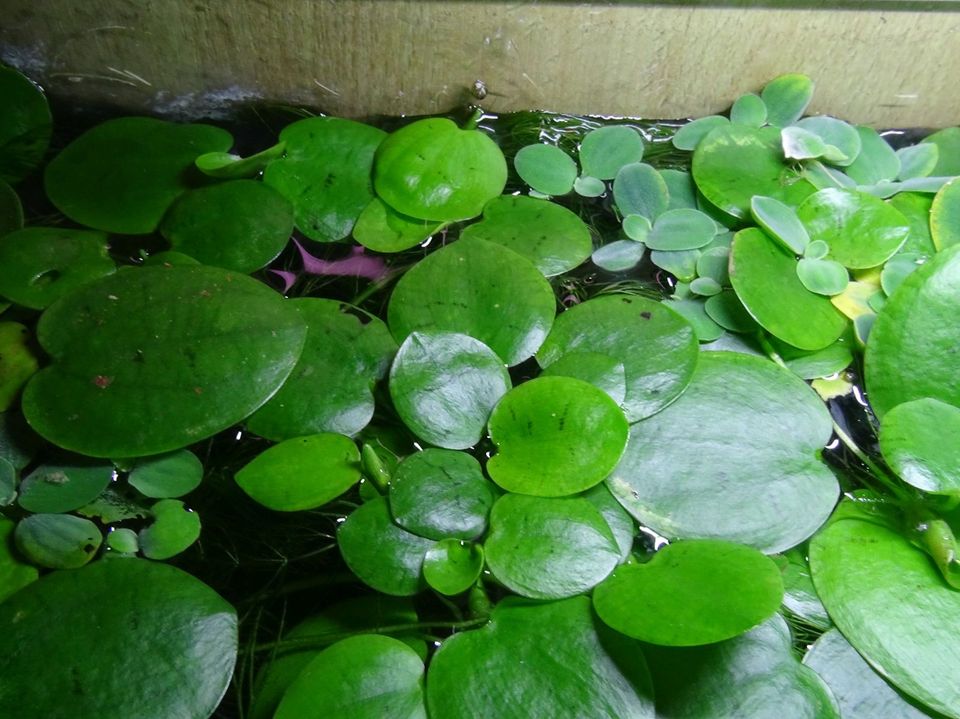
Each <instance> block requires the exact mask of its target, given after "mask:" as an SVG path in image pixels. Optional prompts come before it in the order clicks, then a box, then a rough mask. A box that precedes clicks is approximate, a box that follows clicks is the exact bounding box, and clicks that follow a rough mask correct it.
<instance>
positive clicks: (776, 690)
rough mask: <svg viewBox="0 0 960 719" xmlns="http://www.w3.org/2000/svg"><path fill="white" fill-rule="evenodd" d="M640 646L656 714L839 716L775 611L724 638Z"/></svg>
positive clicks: (774, 718) (777, 718)
mask: <svg viewBox="0 0 960 719" xmlns="http://www.w3.org/2000/svg"><path fill="white" fill-rule="evenodd" d="M644 652H645V654H647V656H648V657H649V660H648V661H649V663H650V671H651V674H652V675H653V681H654V691H655V693H656V697H657V716H662V717H671V719H718V718H719V717H742V718H743V719H747V717H749V719H781V718H782V717H789V718H790V719H840V712H839V710H838V709H837V708H836V705H835V702H834V699H833V697H832V696H831V695H830V691H829V690H828V689H827V687H826V685H825V684H824V683H823V681H821V680H820V678H819V677H818V676H817V674H816V672H814V671H812V670H811V669H810V668H808V667H805V666H803V665H802V664H800V662H798V661H797V659H796V657H795V656H794V654H793V651H792V650H791V646H790V629H789V628H788V627H787V623H786V622H785V621H784V620H783V618H782V617H780V616H779V615H776V616H774V617H772V618H771V619H770V620H768V621H767V622H765V623H764V624H761V625H760V626H759V627H757V628H756V629H752V630H751V631H749V632H747V633H746V634H742V635H740V636H739V637H735V638H734V639H728V640H727V641H725V642H718V643H716V644H709V645H706V646H702V647H658V646H648V647H645V648H644ZM844 716H845V715H844ZM874 719H879V718H878V717H874Z"/></svg>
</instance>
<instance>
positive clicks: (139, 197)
mask: <svg viewBox="0 0 960 719" xmlns="http://www.w3.org/2000/svg"><path fill="white" fill-rule="evenodd" d="M232 143H233V138H232V137H231V136H230V133H228V132H227V131H226V130H221V129H220V128H218V127H212V126H210V125H199V124H192V125H183V124H175V123H172V122H165V121H163V120H155V119H153V118H149V117H121V118H117V119H115V120H108V121H107V122H104V123H101V124H99V125H97V126H96V127H94V128H93V129H91V130H88V131H87V132H85V133H84V134H82V135H81V136H80V137H78V138H77V139H76V140H74V141H73V142H71V143H70V144H69V145H67V147H66V148H64V150H63V151H62V152H61V153H60V154H59V155H57V156H56V157H55V158H53V160H52V161H51V162H50V164H49V165H47V169H46V172H45V174H44V184H45V187H46V190H47V195H48V197H49V198H50V200H51V202H53V204H54V205H56V206H57V209H59V210H60V211H61V212H62V213H63V214H65V215H66V216H67V217H69V218H70V219H71V220H74V221H75V222H79V223H80V224H81V225H86V226H88V227H93V228H94V229H97V230H104V231H105V232H116V233H122V234H128V235H141V234H147V233H150V232H153V231H154V230H155V229H156V228H157V225H159V224H160V220H161V218H162V217H163V214H164V213H165V212H166V211H167V208H168V207H170V205H171V204H172V203H173V201H174V200H175V199H177V197H178V196H179V195H180V194H181V193H183V192H184V191H186V190H188V189H190V186H191V183H190V178H191V173H190V170H192V169H193V161H194V160H195V159H196V158H197V157H198V156H199V155H202V154H203V153H205V152H218V151H219V152H222V151H226V150H228V149H229V148H230V145H231V144H232Z"/></svg>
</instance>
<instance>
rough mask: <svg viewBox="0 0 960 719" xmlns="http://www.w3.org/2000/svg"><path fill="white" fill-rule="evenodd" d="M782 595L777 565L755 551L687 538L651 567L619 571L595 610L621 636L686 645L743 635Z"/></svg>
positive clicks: (596, 598)
mask: <svg viewBox="0 0 960 719" xmlns="http://www.w3.org/2000/svg"><path fill="white" fill-rule="evenodd" d="M782 597H783V582H782V581H781V579H780V570H779V568H778V567H777V565H776V564H775V563H774V562H773V561H772V560H771V559H770V558H768V557H765V556H764V555H763V554H761V553H760V552H758V551H757V550H755V549H751V548H750V547H744V546H743V545H740V544H734V543H732V542H720V541H716V540H688V541H684V542H677V543H676V544H670V545H668V546H666V547H663V548H662V549H660V550H659V551H658V552H657V553H656V554H654V555H653V558H652V559H651V560H650V561H649V562H647V563H646V564H630V565H626V566H622V567H619V568H617V570H616V571H614V573H613V575H612V576H611V577H610V578H609V579H608V580H607V581H605V582H604V583H603V584H601V585H600V586H599V587H597V588H596V590H595V591H594V593H593V606H594V609H596V611H597V614H598V615H599V616H600V618H601V619H602V620H603V621H604V622H605V623H606V624H607V625H608V626H610V627H611V628H613V629H616V630H617V631H618V632H620V633H622V634H626V635H627V636H629V637H633V638H634V639H640V640H642V641H645V642H650V643H652V644H662V645H667V646H681V647H685V646H694V645H698V644H713V643H714V642H719V641H723V640H725V639H731V638H733V637H735V636H738V635H740V634H743V633H744V632H746V631H748V630H750V629H752V628H753V627H755V626H757V625H759V624H761V623H762V622H763V621H765V620H766V619H768V618H770V617H771V616H772V615H773V614H774V612H776V611H777V608H778V607H779V606H780V600H781V598H782Z"/></svg>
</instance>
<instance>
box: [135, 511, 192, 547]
mask: <svg viewBox="0 0 960 719" xmlns="http://www.w3.org/2000/svg"><path fill="white" fill-rule="evenodd" d="M150 514H151V515H152V516H153V522H152V523H151V524H150V525H149V526H147V527H144V528H143V529H141V530H140V534H139V536H138V541H139V544H140V551H141V552H142V553H143V556H144V557H146V558H147V559H170V557H175V556H176V555H178V554H180V552H182V551H184V550H185V549H187V548H188V547H189V546H190V545H191V544H193V543H194V542H196V541H197V539H199V538H200V515H198V514H197V513H196V512H194V511H193V510H192V509H188V508H187V507H186V506H184V504H183V502H181V501H180V500H179V499H161V500H160V501H159V502H157V503H156V504H154V505H153V506H152V507H151V508H150Z"/></svg>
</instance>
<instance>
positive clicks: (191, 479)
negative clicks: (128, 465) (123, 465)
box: [127, 449, 203, 499]
mask: <svg viewBox="0 0 960 719" xmlns="http://www.w3.org/2000/svg"><path fill="white" fill-rule="evenodd" d="M202 479H203V465H202V464H201V463H200V460H199V459H197V455H195V454H194V453H193V452H189V451H187V450H185V449H180V450H177V451H175V452H168V453H167V454H161V455H157V456H154V457H144V458H142V459H138V460H137V461H136V463H135V464H134V465H133V469H131V470H130V476H129V477H128V478H127V481H128V482H129V483H130V486H131V487H133V488H134V489H136V490H137V491H138V492H140V494H142V495H143V496H144V497H152V498H154V499H169V498H171V497H182V496H183V495H185V494H189V493H190V492H192V491H193V490H194V489H196V488H197V487H198V486H200V481H201V480H202Z"/></svg>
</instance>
